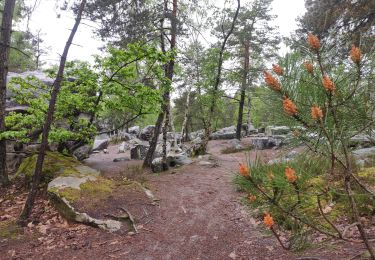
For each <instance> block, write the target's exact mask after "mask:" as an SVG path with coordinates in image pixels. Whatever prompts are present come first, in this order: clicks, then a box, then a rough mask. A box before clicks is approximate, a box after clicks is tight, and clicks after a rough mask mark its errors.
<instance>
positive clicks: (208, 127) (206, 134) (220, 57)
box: [201, 0, 241, 151]
mask: <svg viewBox="0 0 375 260" xmlns="http://www.w3.org/2000/svg"><path fill="white" fill-rule="evenodd" d="M240 6H241V4H240V0H237V9H236V12H235V13H234V16H233V19H232V22H231V24H230V27H229V29H228V31H226V28H225V25H224V24H221V25H220V26H221V33H222V37H223V40H222V42H221V44H220V49H219V53H218V64H217V73H216V77H215V81H214V85H213V92H212V99H211V104H210V106H209V115H208V118H207V124H206V126H205V132H204V140H203V144H202V149H201V150H202V151H205V150H206V148H207V144H208V141H209V138H210V134H211V131H212V129H211V127H212V117H213V115H214V112H215V109H216V101H217V96H218V92H219V85H220V83H221V73H222V67H223V60H224V52H225V47H226V45H227V41H228V39H229V37H230V36H231V34H232V33H233V30H234V27H235V25H236V21H237V17H238V13H239V11H240Z"/></svg>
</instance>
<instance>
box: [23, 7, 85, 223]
mask: <svg viewBox="0 0 375 260" xmlns="http://www.w3.org/2000/svg"><path fill="white" fill-rule="evenodd" d="M85 4H86V0H82V2H81V4H80V7H79V9H78V14H77V18H76V21H75V24H74V26H73V29H72V31H71V32H70V35H69V38H68V41H67V42H66V44H65V48H64V52H63V55H62V56H61V60H60V66H59V70H58V72H57V75H56V79H55V81H54V83H53V86H52V93H51V100H50V101H49V106H48V111H47V115H46V118H45V122H44V126H43V132H42V143H41V146H40V151H39V154H38V158H37V161H36V165H35V171H34V175H33V179H32V184H31V189H30V192H29V195H28V196H27V200H26V203H25V206H24V208H23V210H22V213H21V215H20V217H19V219H18V223H19V224H21V225H24V224H26V221H27V219H28V218H29V216H30V214H31V210H32V208H33V205H34V201H35V196H36V193H37V191H38V186H39V184H40V179H41V176H42V168H43V162H44V157H45V152H46V150H47V146H48V135H49V131H50V129H51V125H52V122H53V116H54V113H55V105H56V100H57V96H58V94H59V91H60V87H61V82H62V80H63V76H64V69H65V63H66V59H67V56H68V52H69V48H70V46H71V45H72V42H73V39H74V36H75V34H76V32H77V30H78V26H79V24H80V22H81V18H82V13H83V9H84V7H85Z"/></svg>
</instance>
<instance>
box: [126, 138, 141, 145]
mask: <svg viewBox="0 0 375 260" xmlns="http://www.w3.org/2000/svg"><path fill="white" fill-rule="evenodd" d="M128 144H129V145H130V146H136V145H141V144H145V142H143V141H142V140H140V139H138V138H133V139H131V140H130V141H128Z"/></svg>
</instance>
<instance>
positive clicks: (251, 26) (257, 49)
mask: <svg viewBox="0 0 375 260" xmlns="http://www.w3.org/2000/svg"><path fill="white" fill-rule="evenodd" d="M271 3H272V0H266V1H260V0H256V1H252V2H250V3H248V4H247V5H245V6H242V8H241V9H240V12H239V15H238V21H237V24H238V25H237V26H236V27H235V29H234V32H233V36H234V37H232V39H231V40H230V41H229V44H230V45H231V46H234V47H236V51H237V53H234V54H233V56H234V57H235V60H237V59H240V60H242V68H237V69H235V71H234V73H235V74H237V75H241V76H240V77H236V76H234V77H232V78H233V79H234V81H235V82H236V81H239V83H240V86H241V87H240V89H239V92H240V100H239V106H238V117H237V128H236V138H237V139H241V129H242V122H243V111H244V105H245V98H246V92H247V90H248V88H249V86H250V85H251V84H252V82H253V81H255V80H256V79H257V78H258V77H259V74H260V73H259V72H260V71H261V70H262V68H264V66H265V63H266V62H267V61H269V60H270V59H271V58H273V57H277V52H276V49H277V45H278V44H279V42H280V39H279V37H278V36H277V34H276V32H275V29H276V28H275V27H272V26H271V25H269V22H270V21H272V20H273V19H274V18H275V16H273V15H271V14H270V8H271ZM238 63H241V62H238ZM248 99H249V102H251V97H250V95H249V96H248Z"/></svg>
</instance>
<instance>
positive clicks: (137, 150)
mask: <svg viewBox="0 0 375 260" xmlns="http://www.w3.org/2000/svg"><path fill="white" fill-rule="evenodd" d="M148 148H149V146H146V145H141V144H140V145H136V146H134V147H132V148H130V158H131V159H133V160H143V159H144V158H146V154H147V151H148Z"/></svg>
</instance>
